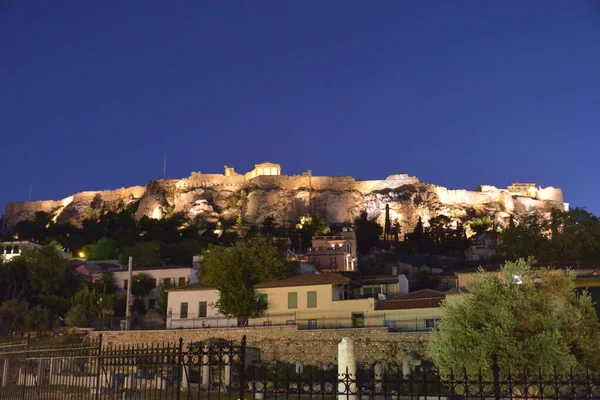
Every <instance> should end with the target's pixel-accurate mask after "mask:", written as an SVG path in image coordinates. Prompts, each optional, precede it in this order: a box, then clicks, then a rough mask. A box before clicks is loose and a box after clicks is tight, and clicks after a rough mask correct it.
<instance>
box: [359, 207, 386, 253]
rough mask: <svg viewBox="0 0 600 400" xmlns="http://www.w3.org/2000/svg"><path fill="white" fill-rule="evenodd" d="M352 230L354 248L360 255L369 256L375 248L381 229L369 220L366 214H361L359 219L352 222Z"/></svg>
mask: <svg viewBox="0 0 600 400" xmlns="http://www.w3.org/2000/svg"><path fill="white" fill-rule="evenodd" d="M354 230H355V232H356V247H357V249H358V252H359V253H360V254H362V255H366V254H370V253H371V252H372V251H373V250H374V249H376V248H377V246H378V245H379V237H380V236H381V234H382V233H383V228H382V227H381V225H379V224H378V223H377V222H376V221H372V220H370V219H369V218H368V214H367V213H366V212H363V213H361V214H360V217H359V218H356V219H355V220H354Z"/></svg>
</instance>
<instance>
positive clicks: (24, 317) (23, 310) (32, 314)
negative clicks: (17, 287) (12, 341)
mask: <svg viewBox="0 0 600 400" xmlns="http://www.w3.org/2000/svg"><path fill="white" fill-rule="evenodd" d="M56 324H57V320H56V316H55V315H53V314H52V313H50V311H48V310H47V309H46V308H44V307H42V306H40V305H37V306H33V307H32V306H31V305H30V304H29V302H27V301H26V300H17V299H13V300H7V301H5V302H3V303H2V305H1V306H0V335H2V336H10V335H13V334H24V333H27V332H34V331H48V330H52V329H53V328H54V327H55V326H56Z"/></svg>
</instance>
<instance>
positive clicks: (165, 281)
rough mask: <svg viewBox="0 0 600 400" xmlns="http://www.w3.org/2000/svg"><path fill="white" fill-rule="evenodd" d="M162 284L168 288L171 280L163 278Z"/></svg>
mask: <svg viewBox="0 0 600 400" xmlns="http://www.w3.org/2000/svg"><path fill="white" fill-rule="evenodd" d="M163 284H164V285H165V286H169V285H170V284H171V278H165V279H163Z"/></svg>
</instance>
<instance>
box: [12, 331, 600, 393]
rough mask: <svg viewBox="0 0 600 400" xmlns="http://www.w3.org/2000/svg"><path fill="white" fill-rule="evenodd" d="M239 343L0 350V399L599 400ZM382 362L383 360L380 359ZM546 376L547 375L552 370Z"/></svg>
mask: <svg viewBox="0 0 600 400" xmlns="http://www.w3.org/2000/svg"><path fill="white" fill-rule="evenodd" d="M259 360H260V356H259V355H257V354H256V351H255V350H254V349H249V348H248V347H247V345H246V339H245V337H243V338H242V339H241V341H239V342H230V341H224V340H213V341H206V342H192V343H184V342H183V340H182V339H180V340H179V341H178V342H176V343H162V344H160V343H151V344H139V345H134V346H103V344H102V338H101V337H100V339H99V340H98V341H96V342H89V343H84V344H80V345H74V346H55V347H32V346H30V345H29V343H28V342H25V343H23V342H19V343H12V344H6V345H0V398H1V399H15V400H16V399H96V400H100V399H133V398H135V399H203V400H204V399H206V400H210V399H211V398H215V399H219V400H221V399H222V400H225V399H227V400H232V399H239V400H244V399H256V400H259V399H272V398H285V399H289V398H295V399H300V398H303V399H313V398H315V399H317V398H318V399H321V400H323V399H330V400H334V399H335V398H336V397H337V399H338V400H357V399H427V398H435V399H438V400H441V399H494V400H500V399H540V400H541V399H563V400H570V399H573V400H575V399H588V400H591V399H600V376H598V374H593V373H591V372H590V371H578V372H571V373H570V374H567V375H558V374H556V373H554V374H542V373H529V374H528V373H517V372H511V371H502V370H501V369H500V367H499V364H498V360H497V358H496V357H492V359H491V360H490V361H491V362H490V365H491V368H490V369H489V370H487V371H483V372H482V371H480V372H479V374H477V375H471V376H469V375H467V374H466V373H460V372H456V373H454V372H451V373H449V374H447V375H442V374H440V373H439V372H438V371H437V370H435V369H434V368H433V367H424V366H421V367H416V369H411V368H410V366H409V367H408V369H407V368H406V365H405V364H402V365H399V364H397V363H395V362H394V361H393V360H382V362H379V363H374V364H372V365H364V366H362V368H358V369H357V370H356V371H354V369H352V372H350V371H349V369H348V368H345V369H343V370H342V371H341V372H340V371H339V370H338V368H337V367H336V366H334V365H328V366H321V365H306V366H305V365H303V364H302V362H301V361H302V360H299V362H298V363H295V364H292V363H281V362H273V363H264V362H260V361H259ZM386 361H389V362H386ZM550 370H551V369H550Z"/></svg>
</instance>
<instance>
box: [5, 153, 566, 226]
mask: <svg viewBox="0 0 600 400" xmlns="http://www.w3.org/2000/svg"><path fill="white" fill-rule="evenodd" d="M136 203H137V210H136V213H135V216H136V218H138V219H139V218H141V217H143V216H148V217H151V218H163V217H168V216H169V215H171V214H172V213H178V212H183V213H185V214H186V215H187V216H188V217H189V218H190V219H193V220H194V221H196V222H197V223H199V224H201V223H203V222H217V221H219V220H220V221H226V220H229V221H234V220H236V219H237V218H238V217H239V216H240V215H241V217H242V220H243V222H244V223H246V224H260V223H262V221H263V220H264V219H265V218H266V217H269V216H272V217H274V218H275V219H276V221H277V222H278V223H280V224H283V223H286V224H290V223H291V224H293V223H295V222H296V221H297V220H298V218H299V217H300V216H302V215H307V214H309V213H311V212H312V213H317V212H318V213H320V214H321V215H322V216H323V217H324V218H325V220H326V221H327V222H328V223H330V224H342V223H349V222H351V221H352V220H353V219H354V218H355V217H357V216H359V215H360V214H361V212H363V211H366V212H367V213H368V216H369V217H370V218H375V219H377V221H378V222H379V223H381V224H383V221H384V215H385V205H386V204H389V207H390V216H391V218H392V220H394V219H396V218H397V219H398V220H399V221H400V224H401V229H402V232H404V233H406V232H410V231H412V229H413V228H414V226H415V224H416V222H417V220H418V219H419V217H421V218H422V219H423V221H424V222H425V223H427V221H428V220H429V219H430V218H431V217H434V216H436V215H439V214H444V215H447V216H449V217H451V218H452V219H454V220H463V221H464V220H468V219H470V218H473V217H475V216H482V215H490V216H491V217H493V219H494V220H495V221H496V222H497V223H499V224H502V225H505V224H506V223H507V222H508V220H509V218H510V215H518V214H523V213H528V212H531V211H534V210H537V211H540V212H548V211H550V210H552V209H564V208H566V207H567V204H565V203H563V195H562V191H561V189H558V188H553V187H547V188H538V187H536V186H535V184H522V183H517V184H513V185H511V186H509V187H508V188H506V189H498V188H496V187H494V186H488V185H483V186H480V187H478V188H477V189H476V190H473V191H470V190H450V189H447V188H445V187H441V186H437V185H433V184H428V183H423V182H421V181H419V179H418V178H416V177H413V176H408V175H406V174H398V175H391V176H388V177H387V178H386V179H383V180H357V179H354V178H352V177H349V176H337V177H333V176H311V173H310V172H308V173H305V174H303V175H296V176H286V175H281V168H280V166H279V165H278V164H272V163H263V164H257V165H256V167H255V169H254V170H252V171H250V172H248V173H245V174H238V173H236V172H235V170H234V169H233V168H230V167H225V173H224V174H203V173H200V172H193V173H192V174H191V175H190V176H189V177H188V178H184V179H158V180H152V181H150V182H148V184H146V186H134V187H129V188H121V189H116V190H104V191H86V192H80V193H76V194H73V195H72V196H69V197H66V198H64V199H62V200H46V201H32V202H18V203H8V204H7V205H6V211H5V214H4V215H5V221H6V226H7V228H8V229H11V228H13V227H14V226H15V225H16V223H17V222H19V221H21V220H24V219H29V218H31V217H32V216H33V214H34V213H35V212H36V211H46V212H49V213H51V214H52V215H53V216H54V217H55V220H56V221H57V222H67V221H71V222H72V223H74V224H80V223H81V222H82V221H83V219H84V218H85V217H86V215H87V216H89V215H94V214H96V213H99V212H100V211H101V210H114V211H118V210H121V209H123V208H124V207H127V206H130V205H135V204H136Z"/></svg>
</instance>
